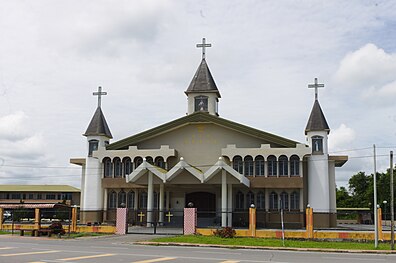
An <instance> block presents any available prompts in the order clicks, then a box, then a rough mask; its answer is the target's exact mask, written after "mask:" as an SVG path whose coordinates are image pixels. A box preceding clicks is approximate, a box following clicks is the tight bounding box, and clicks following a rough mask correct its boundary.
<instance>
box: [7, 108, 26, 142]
mask: <svg viewBox="0 0 396 263" xmlns="http://www.w3.org/2000/svg"><path fill="white" fill-rule="evenodd" d="M26 120H27V116H26V114H25V113H24V112H22V111H18V112H15V113H12V114H9V115H6V116H3V117H0V140H7V141H13V140H22V139H24V138H25V137H26V136H27V135H28V129H27V128H28V127H26V125H24V124H25V121H26Z"/></svg>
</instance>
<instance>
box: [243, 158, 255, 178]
mask: <svg viewBox="0 0 396 263" xmlns="http://www.w3.org/2000/svg"><path fill="white" fill-rule="evenodd" d="M245 176H253V157H252V156H249V155H248V156H246V157H245Z"/></svg>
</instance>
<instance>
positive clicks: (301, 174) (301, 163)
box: [298, 160, 304, 177]
mask: <svg viewBox="0 0 396 263" xmlns="http://www.w3.org/2000/svg"><path fill="white" fill-rule="evenodd" d="M299 165H300V168H299V169H298V172H299V173H300V174H299V175H300V177H303V174H304V171H303V162H302V160H300V164H299Z"/></svg>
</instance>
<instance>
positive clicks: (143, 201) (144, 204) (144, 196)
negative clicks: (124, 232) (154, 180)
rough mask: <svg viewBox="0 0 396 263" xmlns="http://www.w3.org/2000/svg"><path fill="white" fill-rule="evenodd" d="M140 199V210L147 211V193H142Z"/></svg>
mask: <svg viewBox="0 0 396 263" xmlns="http://www.w3.org/2000/svg"><path fill="white" fill-rule="evenodd" d="M139 197H140V198H139V208H140V209H147V192H141V193H140V194H139Z"/></svg>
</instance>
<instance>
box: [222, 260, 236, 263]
mask: <svg viewBox="0 0 396 263" xmlns="http://www.w3.org/2000/svg"><path fill="white" fill-rule="evenodd" d="M238 262H240V261H237V260H226V261H221V262H220V263H238Z"/></svg>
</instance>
